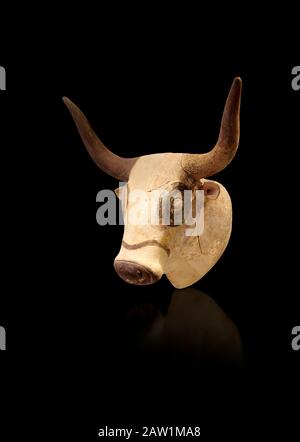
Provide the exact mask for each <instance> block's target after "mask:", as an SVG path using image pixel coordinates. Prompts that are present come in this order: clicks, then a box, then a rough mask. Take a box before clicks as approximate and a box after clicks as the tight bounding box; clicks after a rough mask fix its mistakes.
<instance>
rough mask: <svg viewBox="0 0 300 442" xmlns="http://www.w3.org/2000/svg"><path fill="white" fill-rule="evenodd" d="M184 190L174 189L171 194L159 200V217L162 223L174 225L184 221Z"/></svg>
mask: <svg viewBox="0 0 300 442" xmlns="http://www.w3.org/2000/svg"><path fill="white" fill-rule="evenodd" d="M183 198H184V192H183V191H180V190H178V189H176V192H174V191H173V196H170V195H166V196H164V197H162V198H160V200H159V218H160V222H161V223H162V224H163V225H167V226H170V227H176V226H178V225H181V224H183V223H184V199H183Z"/></svg>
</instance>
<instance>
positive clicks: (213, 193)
mask: <svg viewBox="0 0 300 442" xmlns="http://www.w3.org/2000/svg"><path fill="white" fill-rule="evenodd" d="M203 190H204V196H205V197H206V198H209V199H212V200H216V199H217V198H218V196H219V193H220V186H219V184H218V183H215V182H213V181H206V182H205V183H204V184H203Z"/></svg>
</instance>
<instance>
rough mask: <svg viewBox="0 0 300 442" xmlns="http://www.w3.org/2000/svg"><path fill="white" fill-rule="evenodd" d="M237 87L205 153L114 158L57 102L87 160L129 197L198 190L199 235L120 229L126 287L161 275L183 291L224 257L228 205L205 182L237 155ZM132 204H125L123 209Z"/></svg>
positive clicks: (162, 228) (76, 113)
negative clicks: (201, 221) (200, 203)
mask: <svg viewBox="0 0 300 442" xmlns="http://www.w3.org/2000/svg"><path fill="white" fill-rule="evenodd" d="M241 87H242V82H241V79H240V78H235V79H234V81H233V84H232V86H231V89H230V92H229V95H228V97H227V100H226V104H225V108H224V112H223V117H222V122H221V128H220V133H219V138H218V141H217V143H216V145H215V146H214V148H213V149H212V150H211V151H209V152H208V153H205V154H187V153H163V154H153V155H145V156H140V157H136V158H122V157H119V156H117V155H115V154H114V153H112V152H111V151H110V150H109V149H108V148H107V147H105V146H104V144H103V143H102V142H101V141H100V140H99V138H98V137H97V136H96V134H95V132H94V131H93V129H92V128H91V126H90V124H89V122H88V121H87V119H86V117H85V116H84V115H83V113H82V112H81V111H80V109H79V108H78V107H77V106H76V105H75V104H74V103H72V102H71V101H70V100H69V99H68V98H64V99H63V100H64V102H65V104H66V106H67V107H68V109H69V111H70V113H71V115H72V117H73V119H74V121H75V123H76V126H77V128H78V131H79V133H80V135H81V138H82V141H83V143H84V145H85V147H86V148H87V150H88V152H89V154H90V156H91V157H92V159H93V160H94V161H95V163H96V164H97V165H98V166H99V167H100V169H101V170H103V171H104V172H106V173H107V174H109V175H111V176H113V177H115V178H116V179H118V180H121V181H126V182H127V188H128V193H129V194H130V192H132V191H133V190H135V189H142V190H143V191H144V192H147V193H151V192H152V191H153V190H154V189H158V188H160V189H165V190H168V191H169V190H173V189H179V190H180V191H182V190H190V191H191V192H195V191H196V190H203V195H204V229H203V231H202V232H201V234H200V235H197V236H186V235H185V228H186V226H185V225H184V223H182V225H176V226H174V225H171V224H169V225H151V224H148V225H131V224H130V223H128V224H126V225H125V230H124V237H123V241H122V246H121V250H120V252H119V254H118V256H117V257H116V258H115V262H114V266H115V269H116V272H117V273H118V274H119V276H120V277H121V278H123V279H124V280H125V281H126V282H128V283H132V284H138V285H146V284H152V283H154V282H156V281H158V280H159V279H160V278H161V276H162V275H163V274H166V276H167V278H168V279H169V281H170V282H171V283H172V284H173V286H175V287H176V288H184V287H187V286H189V285H191V284H193V283H195V282H196V281H198V280H199V279H200V278H202V277H203V276H204V275H205V274H206V273H207V272H208V271H209V270H210V269H211V268H212V267H213V266H214V264H215V263H216V262H217V261H218V259H219V258H220V256H221V255H222V253H223V252H224V250H225V248H226V246H227V244H228V241H229V238H230V234H231V224H232V208H231V200H230V197H229V194H228V193H227V191H226V189H225V188H224V187H223V186H222V185H221V184H219V183H217V182H216V181H211V180H208V179H207V178H208V177H211V176H212V175H215V174H216V173H218V172H220V171H221V170H223V169H224V168H225V167H226V166H227V165H228V164H229V163H230V162H231V160H232V159H233V157H234V155H235V153H236V151H237V148H238V143H239V132H240V130H239V114H240V99H241ZM134 204H136V203H128V204H127V205H126V204H125V205H126V207H125V210H130V209H131V206H133V205H134ZM135 209H136V208H135Z"/></svg>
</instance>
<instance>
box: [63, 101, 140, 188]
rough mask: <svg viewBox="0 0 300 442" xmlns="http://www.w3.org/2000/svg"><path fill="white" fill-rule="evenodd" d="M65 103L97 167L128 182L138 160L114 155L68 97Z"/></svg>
mask: <svg viewBox="0 0 300 442" xmlns="http://www.w3.org/2000/svg"><path fill="white" fill-rule="evenodd" d="M63 101H64V103H65V105H66V106H67V108H68V109H69V111H70V113H71V115H72V117H73V120H74V121H75V124H76V126H77V129H78V131H79V133H80V136H81V139H82V141H83V143H84V145H85V147H86V148H87V150H88V152H89V154H90V156H91V157H92V159H93V160H94V161H95V163H96V164H97V166H99V167H100V169H101V170H103V171H104V172H106V173H108V174H109V175H111V176H113V177H114V178H117V179H118V180H120V181H128V178H129V174H130V171H131V169H132V167H133V165H134V164H135V162H136V161H137V159H138V158H122V157H119V156H118V155H115V154H114V153H112V152H111V151H110V150H109V149H107V147H105V146H104V144H103V143H102V141H100V140H99V138H98V137H97V135H96V134H95V132H94V130H93V129H92V127H91V125H90V123H89V122H88V120H87V118H86V117H85V115H84V114H83V113H82V112H81V110H80V109H79V108H78V107H77V106H76V104H74V103H73V102H72V101H71V100H69V98H67V97H63Z"/></svg>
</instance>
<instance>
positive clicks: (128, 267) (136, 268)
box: [114, 260, 160, 285]
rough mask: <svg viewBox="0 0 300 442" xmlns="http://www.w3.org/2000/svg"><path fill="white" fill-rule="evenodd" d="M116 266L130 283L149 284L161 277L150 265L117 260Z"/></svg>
mask: <svg viewBox="0 0 300 442" xmlns="http://www.w3.org/2000/svg"><path fill="white" fill-rule="evenodd" d="M114 267H115V270H116V272H117V273H118V275H119V276H120V277H121V278H122V279H124V281H126V282H128V283H129V284H136V285H147V284H153V283H154V282H156V281H158V280H159V279H160V277H159V276H158V275H156V274H155V273H153V272H152V270H150V269H149V268H148V267H145V266H143V265H141V264H138V263H136V262H132V261H124V260H116V261H115V263H114Z"/></svg>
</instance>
